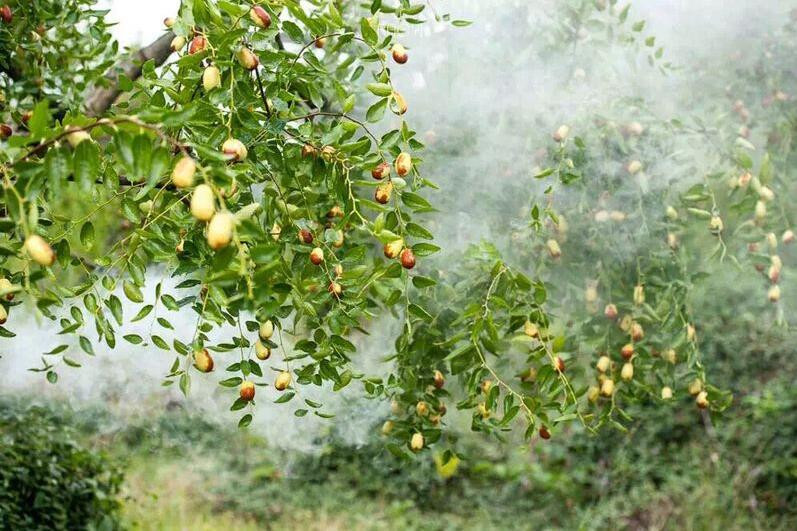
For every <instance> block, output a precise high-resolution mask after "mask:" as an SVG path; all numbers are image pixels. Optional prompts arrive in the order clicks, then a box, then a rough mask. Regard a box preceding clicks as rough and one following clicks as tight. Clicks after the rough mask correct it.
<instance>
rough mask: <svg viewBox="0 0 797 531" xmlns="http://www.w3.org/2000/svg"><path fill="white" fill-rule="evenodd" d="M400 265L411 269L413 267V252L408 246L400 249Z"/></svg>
mask: <svg viewBox="0 0 797 531" xmlns="http://www.w3.org/2000/svg"><path fill="white" fill-rule="evenodd" d="M401 266H402V267H403V268H404V269H412V268H413V267H415V253H413V252H412V249H410V248H409V247H407V248H406V249H404V250H403V251H401Z"/></svg>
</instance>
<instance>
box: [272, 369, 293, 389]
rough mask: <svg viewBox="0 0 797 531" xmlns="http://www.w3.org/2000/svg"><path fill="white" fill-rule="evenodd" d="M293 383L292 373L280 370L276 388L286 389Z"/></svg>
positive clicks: (275, 384) (275, 381) (276, 379)
mask: <svg viewBox="0 0 797 531" xmlns="http://www.w3.org/2000/svg"><path fill="white" fill-rule="evenodd" d="M289 385H291V373H290V372H288V371H282V372H280V373H279V374H278V375H277V377H276V378H275V379H274V388H275V389H276V390H277V391H284V390H285V389H287V388H288V386H289Z"/></svg>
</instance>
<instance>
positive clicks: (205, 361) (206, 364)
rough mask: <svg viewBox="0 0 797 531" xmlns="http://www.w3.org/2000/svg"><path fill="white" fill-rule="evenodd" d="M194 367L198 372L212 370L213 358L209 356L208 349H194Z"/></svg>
mask: <svg viewBox="0 0 797 531" xmlns="http://www.w3.org/2000/svg"><path fill="white" fill-rule="evenodd" d="M194 367H196V368H197V370H198V371H199V372H210V371H212V370H213V358H212V357H211V356H210V352H208V349H206V348H203V349H201V350H196V351H194Z"/></svg>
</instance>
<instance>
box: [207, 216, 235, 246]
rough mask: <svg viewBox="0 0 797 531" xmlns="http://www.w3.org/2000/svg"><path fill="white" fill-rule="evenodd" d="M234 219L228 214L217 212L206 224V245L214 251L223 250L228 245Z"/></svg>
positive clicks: (233, 226)
mask: <svg viewBox="0 0 797 531" xmlns="http://www.w3.org/2000/svg"><path fill="white" fill-rule="evenodd" d="M234 228H235V218H233V216H232V214H230V213H229V212H217V213H216V214H214V215H213V217H212V218H211V220H210V223H208V245H209V246H210V248H211V249H213V250H214V251H218V250H219V249H223V248H224V247H227V245H229V244H230V241H231V240H232V235H233V230H234Z"/></svg>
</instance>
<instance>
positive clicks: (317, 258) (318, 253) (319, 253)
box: [310, 247, 324, 265]
mask: <svg viewBox="0 0 797 531" xmlns="http://www.w3.org/2000/svg"><path fill="white" fill-rule="evenodd" d="M323 261H324V250H323V249H321V247H314V248H313V250H312V251H310V262H311V263H312V264H313V265H321V262H323Z"/></svg>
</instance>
